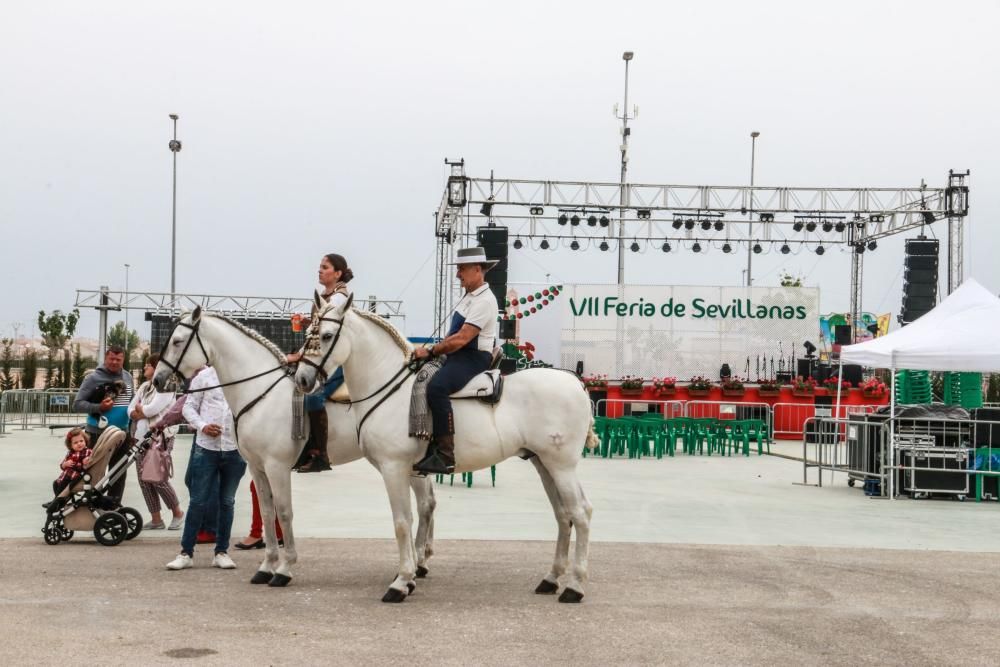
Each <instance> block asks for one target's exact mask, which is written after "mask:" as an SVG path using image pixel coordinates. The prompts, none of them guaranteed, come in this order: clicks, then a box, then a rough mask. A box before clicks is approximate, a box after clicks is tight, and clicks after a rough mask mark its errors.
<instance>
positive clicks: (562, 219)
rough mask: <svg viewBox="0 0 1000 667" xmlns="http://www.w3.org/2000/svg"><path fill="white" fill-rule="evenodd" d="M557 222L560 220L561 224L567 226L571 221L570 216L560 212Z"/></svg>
mask: <svg viewBox="0 0 1000 667" xmlns="http://www.w3.org/2000/svg"><path fill="white" fill-rule="evenodd" d="M556 222H558V223H559V224H560V225H563V226H565V225H566V223H567V222H569V216H568V215H566V214H565V213H560V214H559V217H558V218H557V219H556Z"/></svg>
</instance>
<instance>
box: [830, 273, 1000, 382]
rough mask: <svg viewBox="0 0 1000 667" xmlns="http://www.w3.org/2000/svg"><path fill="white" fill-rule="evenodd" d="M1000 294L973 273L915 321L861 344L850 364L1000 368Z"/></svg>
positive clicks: (851, 348) (851, 352)
mask: <svg viewBox="0 0 1000 667" xmlns="http://www.w3.org/2000/svg"><path fill="white" fill-rule="evenodd" d="M998 339H1000V299H998V298H997V297H996V296H994V295H993V294H991V293H990V292H989V291H988V290H987V289H986V288H985V287H983V286H982V285H980V284H979V283H978V282H976V281H975V280H973V279H971V278H969V279H968V280H966V281H965V282H964V283H962V286H961V287H959V288H958V289H957V290H955V291H954V292H952V293H951V294H950V295H949V296H948V298H946V299H945V300H944V301H942V302H941V303H940V304H938V306H937V308H935V309H934V310H932V311H930V312H929V313H927V314H926V315H924V316H923V317H921V318H920V319H918V320H917V321H916V322H913V323H912V324H908V325H907V326H905V327H903V328H902V329H899V330H898V331H894V332H892V333H891V334H888V335H885V336H882V337H880V338H875V339H873V340H870V341H866V342H864V343H858V344H857V345H845V346H844V347H842V348H841V350H840V359H841V361H842V363H845V364H861V365H862V366H873V367H875V368H908V369H919V370H929V371H979V372H983V373H995V372H1000V340H998Z"/></svg>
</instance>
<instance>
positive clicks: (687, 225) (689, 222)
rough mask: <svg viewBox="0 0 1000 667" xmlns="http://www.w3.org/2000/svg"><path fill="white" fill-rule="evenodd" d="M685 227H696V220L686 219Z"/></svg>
mask: <svg viewBox="0 0 1000 667" xmlns="http://www.w3.org/2000/svg"><path fill="white" fill-rule="evenodd" d="M684 229H694V220H685V221H684Z"/></svg>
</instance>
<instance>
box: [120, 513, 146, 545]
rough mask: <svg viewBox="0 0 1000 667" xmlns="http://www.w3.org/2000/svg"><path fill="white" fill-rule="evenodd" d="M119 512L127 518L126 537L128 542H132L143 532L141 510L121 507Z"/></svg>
mask: <svg viewBox="0 0 1000 667" xmlns="http://www.w3.org/2000/svg"><path fill="white" fill-rule="evenodd" d="M117 512H118V513H119V514H121V515H122V516H123V517H125V521H126V522H127V523H128V533H127V534H126V535H125V539H126V540H131V539H132V538H133V537H135V536H136V535H138V534H139V533H141V532H142V515H141V514H139V510H137V509H133V508H131V507H119V508H118V510H117Z"/></svg>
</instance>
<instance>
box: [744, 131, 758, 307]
mask: <svg viewBox="0 0 1000 667" xmlns="http://www.w3.org/2000/svg"><path fill="white" fill-rule="evenodd" d="M759 136H760V132H758V131H756V130H754V131H753V132H751V133H750V222H749V223H748V224H747V239H748V241H747V287H752V286H753V203H754V202H753V171H754V166H755V160H756V157H757V137H759Z"/></svg>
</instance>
